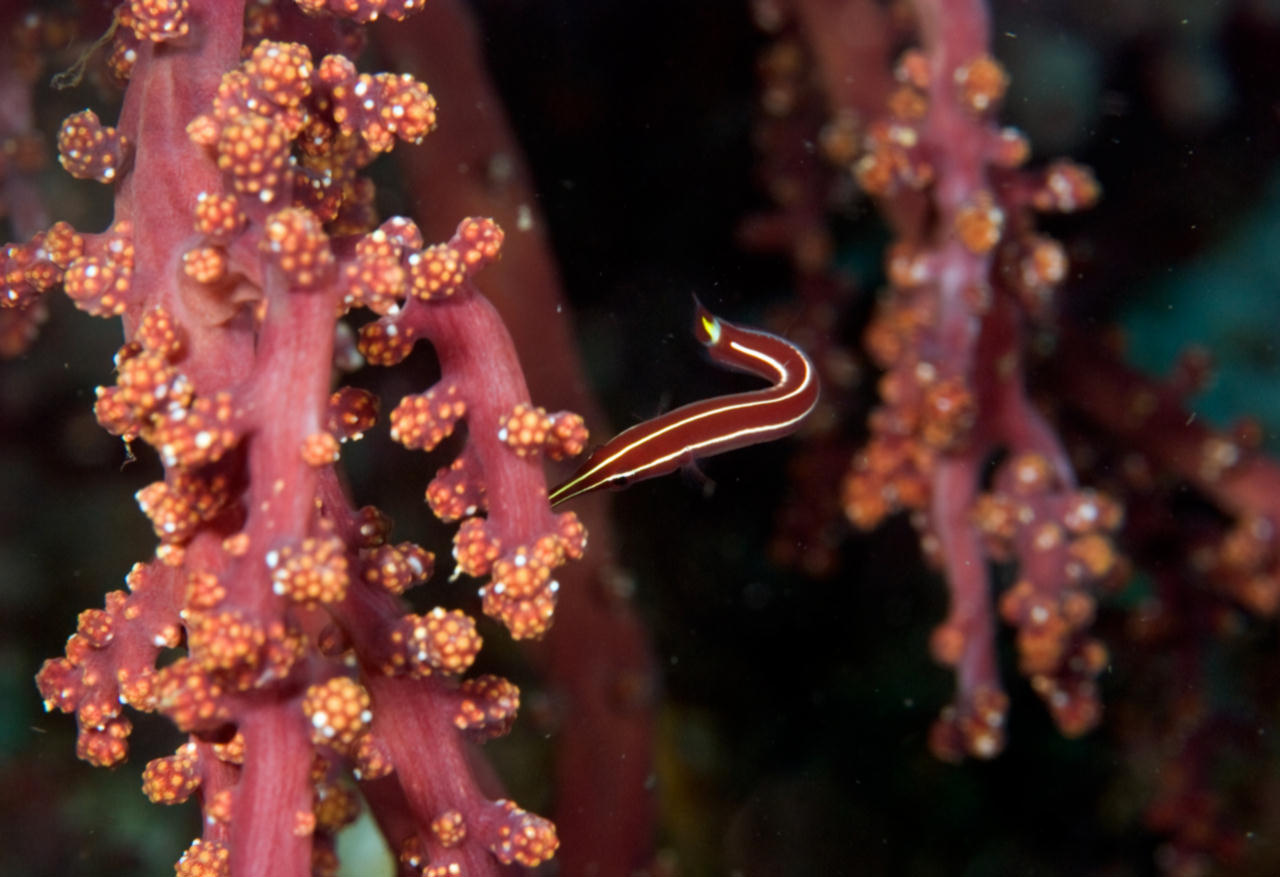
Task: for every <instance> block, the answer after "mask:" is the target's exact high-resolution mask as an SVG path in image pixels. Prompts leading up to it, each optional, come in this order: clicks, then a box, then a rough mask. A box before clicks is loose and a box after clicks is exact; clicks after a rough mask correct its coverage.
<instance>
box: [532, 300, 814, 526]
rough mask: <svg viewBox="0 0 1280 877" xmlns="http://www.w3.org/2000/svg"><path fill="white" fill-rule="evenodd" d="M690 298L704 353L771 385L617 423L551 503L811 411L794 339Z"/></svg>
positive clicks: (787, 426)
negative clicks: (737, 321) (732, 319)
mask: <svg viewBox="0 0 1280 877" xmlns="http://www.w3.org/2000/svg"><path fill="white" fill-rule="evenodd" d="M694 302H695V305H696V307H697V312H696V314H695V316H694V320H693V334H694V335H695V336H696V337H697V339H698V340H699V341H701V342H702V343H703V345H704V346H706V348H707V350H708V351H709V352H710V354H711V358H712V359H714V360H715V361H716V362H717V363H719V364H720V365H723V366H726V367H728V368H732V369H736V370H738V371H745V372H750V373H751V374H753V375H758V376H759V377H762V378H764V379H766V380H768V381H770V382H771V383H772V384H773V386H771V387H769V388H768V389H764V390H754V391H752V392H748V393H732V394H730V395H727V396H715V397H713V398H711V399H704V400H703V401H701V402H694V403H692V404H689V405H684V406H682V407H680V408H677V409H675V410H674V411H668V412H667V413H666V414H663V415H661V416H659V417H655V418H653V419H652V420H646V421H644V422H643V423H638V424H636V425H635V426H633V427H631V428H630V429H627V430H624V431H623V432H621V433H619V434H618V435H617V436H615V437H614V438H612V439H611V440H609V441H608V442H607V443H605V444H604V445H602V446H600V447H598V448H596V449H595V450H594V451H592V453H591V455H590V456H589V457H587V459H586V461H585V462H584V463H583V464H582V467H581V468H580V469H578V471H577V472H576V473H574V475H573V476H572V477H571V478H569V480H568V481H566V482H564V483H563V484H561V485H560V486H559V487H557V488H555V489H554V490H552V491H551V494H550V496H549V499H550V500H551V504H552V505H553V506H555V505H559V504H560V503H562V502H564V501H565V500H568V499H572V498H573V497H575V496H581V495H582V494H584V493H590V492H592V491H594V490H600V489H601V488H605V487H612V488H618V487H625V486H627V485H628V484H631V483H632V482H634V481H639V480H641V479H644V478H655V477H657V476H659V475H665V474H667V473H668V472H674V471H675V470H676V469H679V468H680V467H681V466H683V465H685V464H687V463H691V462H693V461H694V460H697V459H699V458H701V457H710V456H711V455H713V454H720V453H724V452H725V451H731V450H733V449H734V448H742V447H746V446H747V445H754V444H756V443H758V442H767V441H772V440H773V439H776V438H781V437H782V436H784V435H788V434H790V433H792V432H794V431H795V430H796V429H797V428H798V427H799V426H800V424H801V422H803V421H804V419H805V418H806V417H808V416H809V412H811V411H813V408H814V406H815V405H816V404H817V403H818V378H817V375H815V374H814V371H813V363H812V362H810V361H809V357H807V356H805V354H804V352H803V351H802V350H800V348H799V347H796V346H795V345H794V344H792V343H791V342H790V341H787V340H785V339H783V338H779V337H778V336H777V335H770V334H769V333H768V332H760V331H757V330H756V329H748V328H746V327H744V326H737V325H734V324H733V323H729V322H727V321H725V320H721V319H720V318H719V317H716V316H715V315H714V314H712V313H711V312H710V311H708V310H707V309H706V308H704V307H703V306H702V303H701V302H698V301H697V299H695V300H694Z"/></svg>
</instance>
